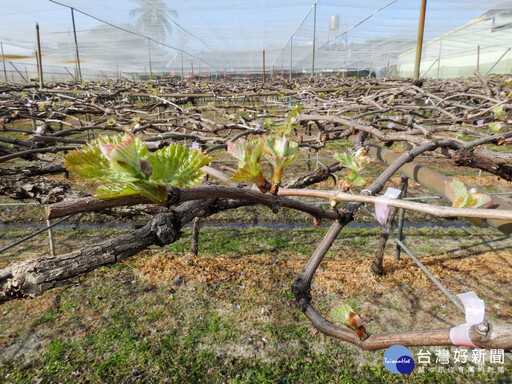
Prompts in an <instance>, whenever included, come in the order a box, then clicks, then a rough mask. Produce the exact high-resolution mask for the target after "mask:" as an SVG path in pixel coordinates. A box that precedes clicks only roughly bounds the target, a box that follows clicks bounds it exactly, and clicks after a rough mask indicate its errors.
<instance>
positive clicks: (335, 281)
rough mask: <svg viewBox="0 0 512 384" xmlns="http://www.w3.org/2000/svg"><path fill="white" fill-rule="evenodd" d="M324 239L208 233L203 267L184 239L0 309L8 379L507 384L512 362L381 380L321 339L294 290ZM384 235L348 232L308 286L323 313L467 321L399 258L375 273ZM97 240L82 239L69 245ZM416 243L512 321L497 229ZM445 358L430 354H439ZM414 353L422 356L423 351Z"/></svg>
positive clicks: (387, 326) (303, 232)
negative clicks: (346, 306)
mask: <svg viewBox="0 0 512 384" xmlns="http://www.w3.org/2000/svg"><path fill="white" fill-rule="evenodd" d="M325 231H326V230H325V229H322V228H308V229H296V230H276V229H262V228H251V229H247V230H241V229H229V230H219V229H215V228H211V229H208V228H203V229H202V230H201V235H200V255H199V256H197V257H193V256H191V255H189V254H187V250H188V247H189V242H190V232H189V231H185V234H184V236H183V238H182V239H181V240H180V241H179V242H178V243H176V244H174V245H172V246H169V247H167V248H166V249H165V250H162V249H151V250H147V251H145V252H143V253H141V254H140V255H139V256H138V257H134V258H131V259H129V260H126V261H125V262H123V263H119V264H116V265H112V266H107V267H102V268H100V269H98V270H96V271H93V272H91V273H89V274H87V275H85V276H83V277H81V278H79V279H78V281H77V283H78V284H76V285H72V286H69V287H66V288H60V289H55V290H52V291H48V292H46V293H45V294H43V295H42V296H40V297H38V298H36V299H34V300H22V301H14V302H8V303H5V304H4V305H2V307H1V308H0V309H1V310H0V348H1V349H2V353H1V354H0V378H1V379H0V381H2V380H3V382H7V383H32V382H61V383H71V382H73V383H82V382H84V383H85V382H95V383H96V382H97V383H100V382H112V383H166V382H171V383H172V382H180V383H181V382H183V383H189V382H206V383H221V382H226V383H265V382H268V383H276V382H279V383H324V382H333V383H402V382H403V383H405V382H414V383H430V382H442V383H468V382H470V383H471V382H473V383H480V382H503V383H504V382H507V381H510V379H511V377H510V372H511V370H512V366H510V364H508V363H507V364H506V365H505V372H504V373H498V372H488V371H485V372H476V373H475V374H470V373H468V372H467V369H466V371H465V372H464V373H460V372H458V370H457V369H456V370H455V372H444V373H441V372H439V371H437V367H438V366H439V364H437V365H436V364H432V367H435V368H436V370H432V371H430V370H427V371H426V372H424V373H418V372H417V371H415V372H414V373H413V374H411V375H406V376H397V375H393V374H391V373H390V372H388V371H387V370H385V368H384V366H383V364H382V357H383V351H379V352H364V351H361V350H359V349H357V348H355V347H353V346H351V345H348V344H346V343H344V342H341V341H337V340H334V339H331V338H327V337H325V336H323V335H321V334H319V333H318V332H317V331H316V330H315V329H314V328H312V327H311V325H310V323H309V322H308V320H307V319H306V318H305V317H304V315H303V314H302V313H301V312H300V311H299V310H298V309H297V308H296V307H295V306H294V298H293V295H292V294H291V292H290V285H291V283H292V282H293V280H294V278H295V277H296V275H297V274H298V273H299V272H300V270H301V269H302V267H303V266H304V264H305V263H306V261H307V258H308V257H309V255H310V253H311V252H312V251H313V250H314V248H315V247H316V245H317V244H318V242H319V241H320V240H321V238H322V236H323V235H324V234H325ZM378 233H379V231H378V230H377V229H373V228H368V229H358V228H350V227H349V228H345V229H344V231H343V232H342V237H340V239H339V240H338V241H336V243H335V245H334V247H333V249H332V250H331V252H330V254H329V256H328V257H327V258H326V259H325V260H324V262H323V263H322V264H321V265H320V269H319V271H318V273H317V275H316V277H315V280H314V282H313V296H314V305H315V307H316V308H317V309H318V310H319V311H320V312H321V313H324V314H328V312H329V310H330V308H332V307H333V306H334V305H336V304H339V303H340V302H347V303H350V304H351V305H352V306H354V307H355V308H357V309H358V310H360V311H361V312H362V313H365V314H370V315H371V317H372V319H373V320H372V322H371V323H370V325H369V329H370V330H371V331H372V332H375V333H381V332H400V331H403V330H410V329H418V328H429V327H434V328H435V327H446V326H454V325H457V324H459V323H460V322H461V320H463V319H462V316H461V315H459V314H458V313H456V312H455V310H453V309H452V308H451V307H450V303H449V301H448V300H447V299H445V298H444V296H441V295H439V294H438V292H437V291H436V289H435V288H434V287H433V286H432V285H431V283H430V281H429V280H427V279H425V278H424V276H423V275H422V274H421V273H418V268H417V267H416V266H415V265H414V263H412V262H411V261H410V260H408V259H403V260H400V261H399V262H396V261H394V260H393V258H394V247H389V249H388V251H387V252H386V256H385V268H386V275H385V276H383V277H375V276H373V275H371V274H370V273H369V272H368V268H369V265H370V263H371V260H372V257H373V253H374V251H375V244H376V239H377V237H378ZM109 235H110V234H109ZM95 236H97V233H96V234H95V233H87V231H84V233H83V234H82V236H80V237H69V238H67V241H68V242H69V243H70V245H71V244H73V242H75V244H76V242H78V243H79V242H83V241H89V240H91V239H97V237H95ZM407 237H408V239H411V240H412V245H413V251H414V250H417V247H419V246H421V247H424V249H425V250H424V251H423V252H418V253H419V254H418V256H419V257H420V258H421V259H422V261H423V262H424V263H425V264H426V265H427V267H428V268H429V269H430V270H431V271H432V272H433V273H434V274H436V276H438V278H440V279H441V280H442V281H443V282H444V283H445V284H446V285H447V286H448V287H449V289H450V290H452V292H454V293H458V292H460V291H467V290H475V292H477V293H478V294H479V295H480V297H482V298H484V300H485V301H486V306H487V308H486V310H487V314H488V316H491V317H495V318H497V319H502V320H503V319H504V318H508V317H509V316H510V315H511V314H512V310H511V308H510V303H509V297H510V291H511V288H510V287H511V286H510V281H509V276H510V273H511V271H510V270H509V269H507V268H509V267H507V260H510V252H509V251H507V248H509V247H510V244H509V243H510V241H509V240H501V239H502V238H501V237H500V235H499V234H498V233H497V231H495V230H491V229H487V230H482V229H473V228H468V229H445V228H437V229H436V228H423V229H413V228H409V229H408V230H407ZM490 240H492V241H494V242H489V241H490ZM92 241H97V240H92ZM440 244H442V246H439V245H440ZM436 245H437V247H436ZM458 277H461V279H459V278H458ZM19 319H28V321H21V322H20V321H19ZM436 348H438V347H433V348H429V350H430V351H431V352H432V353H433V354H434V353H435V349H436ZM411 350H412V352H413V356H416V355H417V353H418V352H419V348H412V349H411ZM453 366H454V365H453ZM454 367H456V366H454ZM456 368H458V367H456Z"/></svg>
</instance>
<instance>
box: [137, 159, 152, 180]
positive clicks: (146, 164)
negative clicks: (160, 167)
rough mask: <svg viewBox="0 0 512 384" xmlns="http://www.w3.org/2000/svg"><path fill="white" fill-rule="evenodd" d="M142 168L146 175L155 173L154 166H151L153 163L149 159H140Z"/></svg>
mask: <svg viewBox="0 0 512 384" xmlns="http://www.w3.org/2000/svg"><path fill="white" fill-rule="evenodd" d="M140 170H141V171H142V173H143V174H144V176H146V177H149V176H151V174H152V173H153V168H152V167H151V164H149V162H148V161H147V160H141V161H140Z"/></svg>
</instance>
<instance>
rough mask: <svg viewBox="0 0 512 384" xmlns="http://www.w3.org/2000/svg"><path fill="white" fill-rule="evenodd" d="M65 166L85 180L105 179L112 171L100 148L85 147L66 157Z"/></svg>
mask: <svg viewBox="0 0 512 384" xmlns="http://www.w3.org/2000/svg"><path fill="white" fill-rule="evenodd" d="M64 166H65V167H66V169H67V170H68V171H71V172H74V173H76V174H77V175H78V176H80V177H82V178H83V179H86V180H88V179H105V178H108V177H109V176H110V175H111V174H112V171H111V170H110V165H109V162H108V160H107V159H106V158H105V157H104V156H103V154H102V153H101V150H100V148H99V147H98V146H92V145H84V146H82V148H81V149H77V150H74V151H71V152H68V153H67V154H66V155H64Z"/></svg>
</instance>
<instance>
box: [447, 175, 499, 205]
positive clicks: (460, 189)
mask: <svg viewBox="0 0 512 384" xmlns="http://www.w3.org/2000/svg"><path fill="white" fill-rule="evenodd" d="M445 194H446V197H447V198H448V199H449V200H450V201H451V202H452V207H455V208H479V207H483V208H486V207H489V206H491V205H492V204H493V201H492V197H491V196H489V195H486V194H484V193H479V192H478V191H477V190H476V189H475V188H472V189H471V190H469V191H468V189H467V187H466V185H464V183H463V182H462V181H459V180H452V181H451V182H449V183H446V185H445Z"/></svg>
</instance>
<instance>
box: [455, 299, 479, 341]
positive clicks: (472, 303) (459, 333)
mask: <svg viewBox="0 0 512 384" xmlns="http://www.w3.org/2000/svg"><path fill="white" fill-rule="evenodd" d="M457 296H458V297H459V299H460V301H462V304H463V305H464V309H465V311H466V323H465V324H462V325H459V326H458V327H453V328H452V329H450V340H451V341H452V343H453V345H461V346H464V347H470V348H477V346H476V345H474V344H473V343H472V342H471V339H470V338H469V329H470V328H471V327H472V326H473V325H475V324H480V323H481V322H482V321H484V316H485V302H484V301H483V300H481V299H480V298H479V297H478V296H477V295H476V293H475V292H467V293H461V294H459V295H457Z"/></svg>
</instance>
